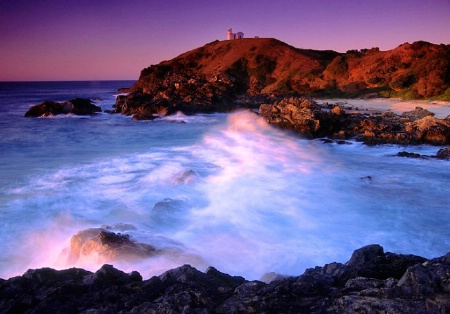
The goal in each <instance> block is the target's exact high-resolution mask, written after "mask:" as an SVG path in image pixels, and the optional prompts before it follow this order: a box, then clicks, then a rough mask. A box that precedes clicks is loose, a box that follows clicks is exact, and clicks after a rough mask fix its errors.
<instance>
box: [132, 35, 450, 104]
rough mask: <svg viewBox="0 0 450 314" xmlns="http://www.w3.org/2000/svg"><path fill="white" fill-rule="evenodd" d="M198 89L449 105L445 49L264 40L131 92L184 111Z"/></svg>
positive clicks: (157, 71) (229, 46)
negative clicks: (340, 48) (321, 46)
mask: <svg viewBox="0 0 450 314" xmlns="http://www.w3.org/2000/svg"><path fill="white" fill-rule="evenodd" d="M209 85H211V86H209ZM202 88H203V89H204V88H206V89H209V92H210V93H212V94H215V97H216V98H217V99H215V100H221V99H222V95H223V94H224V93H226V94H227V97H228V98H229V97H232V96H236V95H241V94H246V95H250V96H252V95H258V94H303V95H312V96H318V97H320V96H322V97H361V96H363V97H376V96H378V97H380V96H381V97H401V98H408V99H425V98H426V99H430V98H432V99H442V100H450V45H443V44H441V45H435V44H431V43H428V42H423V41H419V42H415V43H412V44H409V43H405V44H402V45H400V46H399V47H397V48H395V49H392V50H389V51H380V50H379V49H378V48H372V49H362V50H351V51H347V52H346V53H338V52H335V51H331V50H327V51H319V50H310V49H298V48H294V47H292V46H289V45H288V44H286V43H283V42H281V41H279V40H276V39H270V38H248V39H240V40H232V41H215V42H212V43H209V44H207V45H205V46H203V47H200V48H197V49H194V50H191V51H188V52H186V53H183V54H181V55H180V56H178V57H176V58H174V59H172V60H169V61H163V62H161V63H160V64H157V65H152V66H150V67H148V68H146V69H144V70H142V72H141V75H140V77H139V80H138V81H137V83H136V84H135V85H134V86H133V88H132V91H134V92H141V93H143V94H148V95H153V96H156V98H158V97H160V98H166V99H170V100H172V101H176V102H177V101H178V102H179V101H181V102H188V103H189V102H192V101H194V102H195V100H194V99H192V97H193V96H192V94H194V92H197V91H198V89H202ZM200 92H201V91H200ZM206 94H208V93H206ZM158 95H159V96H158ZM187 96H190V97H191V98H189V97H188V98H186V97H187ZM213 100H214V99H213ZM200 103H201V101H200Z"/></svg>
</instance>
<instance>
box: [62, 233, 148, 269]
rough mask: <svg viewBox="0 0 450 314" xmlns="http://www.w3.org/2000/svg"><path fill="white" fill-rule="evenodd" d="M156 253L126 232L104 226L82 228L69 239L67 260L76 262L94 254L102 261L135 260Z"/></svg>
mask: <svg viewBox="0 0 450 314" xmlns="http://www.w3.org/2000/svg"><path fill="white" fill-rule="evenodd" d="M155 253H157V250H156V248H155V247H153V246H151V245H149V244H145V243H139V242H136V241H133V240H132V239H131V238H130V236H129V235H128V234H122V233H114V232H111V231H109V230H107V229H105V228H91V229H87V230H83V231H80V232H78V233H77V234H75V235H74V236H72V238H71V239H70V253H69V260H70V262H71V263H76V262H77V261H78V259H80V258H83V257H84V256H89V255H95V256H97V258H99V259H101V260H102V261H110V260H121V259H126V260H136V259H143V258H148V257H150V256H152V255H154V254H155Z"/></svg>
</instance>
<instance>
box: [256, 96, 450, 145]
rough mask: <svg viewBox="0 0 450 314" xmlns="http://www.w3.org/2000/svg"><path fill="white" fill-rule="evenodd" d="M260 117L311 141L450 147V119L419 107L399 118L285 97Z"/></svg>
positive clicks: (263, 107) (261, 110) (263, 109)
mask: <svg viewBox="0 0 450 314" xmlns="http://www.w3.org/2000/svg"><path fill="white" fill-rule="evenodd" d="M259 114H260V115H261V116H263V117H264V118H265V119H266V121H267V122H269V123H270V124H273V125H276V126H278V127H280V128H283V129H288V130H293V131H296V132H298V133H300V134H302V135H303V136H306V137H308V138H317V137H330V138H338V139H349V138H355V139H357V140H360V141H363V142H365V143H367V144H379V143H395V144H421V143H429V144H435V145H448V144H450V119H449V118H448V117H447V118H445V119H438V118H435V117H434V114H433V113H431V112H429V111H427V110H424V109H423V108H420V107H417V108H416V109H415V110H413V111H410V112H404V113H403V114H402V115H397V114H395V113H393V112H390V111H387V112H383V113H379V114H369V115H367V114H364V113H358V112H357V113H349V114H347V113H346V112H345V110H344V108H342V107H341V106H339V105H329V106H325V107H324V106H319V105H318V104H317V103H316V102H314V101H313V100H311V99H306V98H296V97H291V98H285V99H282V100H281V101H278V102H275V103H273V104H262V105H261V106H260V107H259Z"/></svg>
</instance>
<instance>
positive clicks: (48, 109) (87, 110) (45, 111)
mask: <svg viewBox="0 0 450 314" xmlns="http://www.w3.org/2000/svg"><path fill="white" fill-rule="evenodd" d="M101 111H102V109H101V108H100V107H98V106H96V105H94V104H93V103H92V101H91V100H89V99H84V98H75V99H72V100H68V101H66V102H63V103H58V102H54V101H44V102H43V103H42V104H40V105H35V106H33V107H31V108H30V109H29V110H28V111H27V112H26V113H25V117H46V116H53V115H58V114H74V115H93V114H95V113H97V112H101Z"/></svg>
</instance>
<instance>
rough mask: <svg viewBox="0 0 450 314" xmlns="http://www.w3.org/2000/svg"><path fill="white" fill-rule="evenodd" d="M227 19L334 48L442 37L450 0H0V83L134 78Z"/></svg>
mask: <svg viewBox="0 0 450 314" xmlns="http://www.w3.org/2000/svg"><path fill="white" fill-rule="evenodd" d="M228 27H232V28H233V31H242V32H244V33H245V37H254V36H260V37H274V38H277V39H280V40H282V41H284V42H286V43H288V44H290V45H292V46H295V47H298V48H309V49H319V50H325V49H331V50H336V51H339V52H345V51H347V50H350V49H362V48H372V47H379V48H380V49H381V50H388V49H393V48H395V47H397V46H398V45H400V44H402V43H404V42H410V43H411V42H414V41H417V40H425V41H429V42H432V43H436V44H440V43H443V44H450V0H339V1H336V0H280V1H275V0H270V1H269V0H239V1H235V0H229V1H225V0H199V1H196V0H192V1H186V0H129V1H125V0H111V1H104V0H78V1H77V0H40V1H36V0H0V39H1V41H0V81H24V80H27V81H28V80H103V79H137V78H138V77H139V73H140V71H141V70H142V69H143V68H145V67H147V66H149V65H151V64H156V63H159V62H161V61H163V60H168V59H172V58H174V57H176V56H177V55H179V54H181V53H183V52H185V51H187V50H191V49H194V48H197V47H200V46H202V45H204V44H206V43H208V42H211V41H214V40H216V39H219V40H224V39H225V38H226V31H227V29H228Z"/></svg>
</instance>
